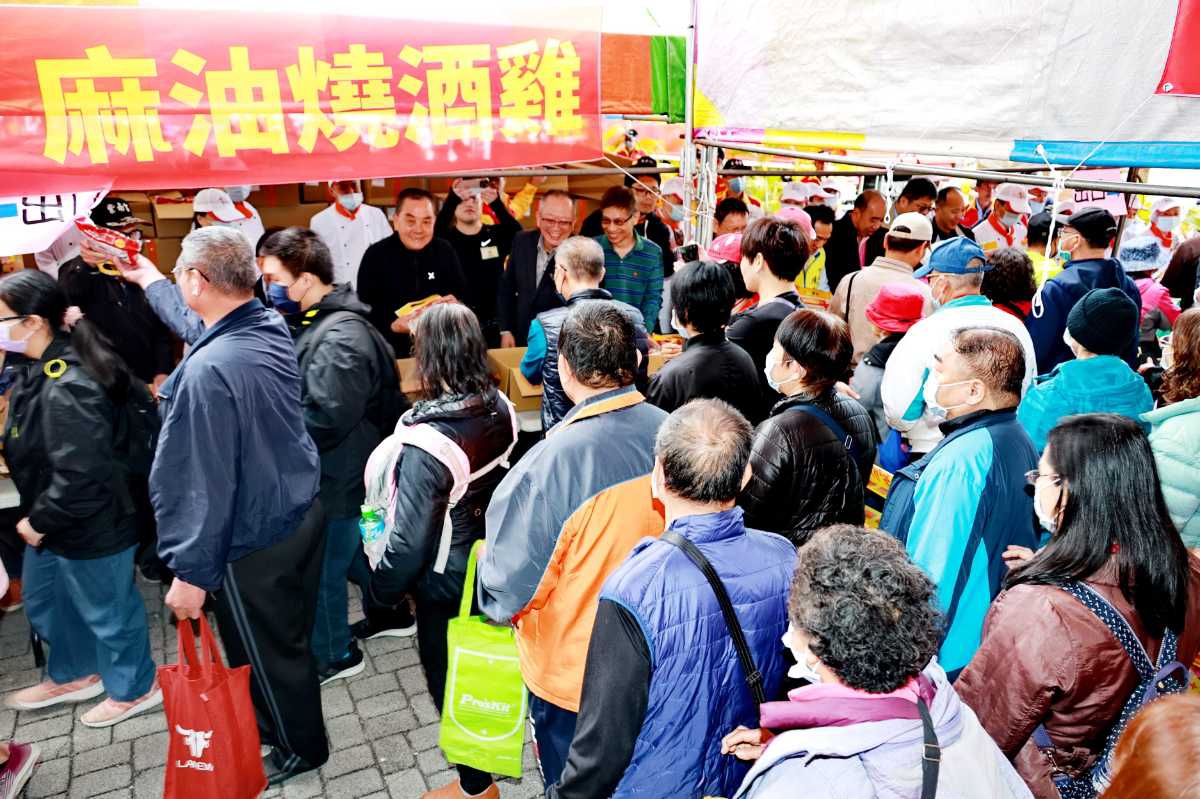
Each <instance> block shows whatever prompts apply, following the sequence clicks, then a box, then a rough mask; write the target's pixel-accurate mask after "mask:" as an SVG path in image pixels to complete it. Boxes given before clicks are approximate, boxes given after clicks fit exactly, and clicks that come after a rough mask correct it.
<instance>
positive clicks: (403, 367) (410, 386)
mask: <svg viewBox="0 0 1200 799" xmlns="http://www.w3.org/2000/svg"><path fill="white" fill-rule="evenodd" d="M396 368H397V369H399V370H400V390H401V391H403V392H404V393H405V394H407V395H409V399H410V400H411V399H412V398H413V395H414V394H416V393H417V392H419V391H420V390H421V381H420V380H419V379H418V378H417V359H416V358H400V359H399V360H397V361H396Z"/></svg>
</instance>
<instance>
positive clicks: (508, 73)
mask: <svg viewBox="0 0 1200 799" xmlns="http://www.w3.org/2000/svg"><path fill="white" fill-rule="evenodd" d="M496 58H497V59H498V60H499V64H500V72H501V75H500V118H501V119H502V120H504V124H503V126H502V128H501V129H502V130H503V131H504V133H505V134H507V135H510V136H513V135H524V134H530V133H537V132H538V131H540V130H545V132H547V133H549V134H550V135H551V136H570V135H574V134H579V133H582V132H583V117H581V116H580V115H579V66H580V61H579V55H578V53H576V51H575V45H574V44H572V43H571V42H569V41H567V42H560V41H558V40H557V39H547V40H546V46H545V48H543V49H542V50H541V51H540V52H539V51H538V46H537V42H536V41H534V40H532V39H530V40H529V41H525V42H520V43H518V44H514V45H509V46H508V47H497V48H496ZM539 119H541V120H543V121H542V122H540V123H539V122H538V120H539Z"/></svg>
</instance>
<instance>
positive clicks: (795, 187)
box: [779, 180, 817, 205]
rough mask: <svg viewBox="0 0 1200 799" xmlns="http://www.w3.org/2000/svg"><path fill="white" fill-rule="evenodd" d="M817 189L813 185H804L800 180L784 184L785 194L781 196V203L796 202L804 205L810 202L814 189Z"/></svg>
mask: <svg viewBox="0 0 1200 799" xmlns="http://www.w3.org/2000/svg"><path fill="white" fill-rule="evenodd" d="M814 188H817V187H816V186H814V185H813V184H811V183H803V182H801V181H799V180H791V181H788V182H787V183H784V184H783V194H782V195H781V196H780V198H779V201H780V202H784V203H786V202H789V201H791V202H794V203H799V204H800V205H804V204H805V203H807V202H808V197H809V194H810V193H811V191H812V189H814Z"/></svg>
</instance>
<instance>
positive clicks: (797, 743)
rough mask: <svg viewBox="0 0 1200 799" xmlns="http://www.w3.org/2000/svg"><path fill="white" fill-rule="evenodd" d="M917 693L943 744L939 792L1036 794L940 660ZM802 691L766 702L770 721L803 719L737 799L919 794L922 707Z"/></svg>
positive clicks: (1004, 797)
mask: <svg viewBox="0 0 1200 799" xmlns="http://www.w3.org/2000/svg"><path fill="white" fill-rule="evenodd" d="M920 692H921V695H922V696H923V697H925V698H926V701H927V703H928V704H929V711H930V715H931V716H932V718H933V724H934V728H935V729H936V731H937V736H938V742H939V743H940V744H941V747H942V763H941V770H940V774H939V777H938V792H937V795H938V799H967V798H968V797H979V796H988V797H995V799H1029V797H1031V796H1032V795H1031V794H1030V792H1029V789H1028V788H1027V787H1026V786H1025V783H1023V782H1022V781H1021V778H1020V777H1019V776H1018V775H1017V772H1016V771H1015V770H1014V769H1013V767H1012V764H1010V763H1009V762H1008V760H1007V759H1006V758H1005V757H1004V755H1003V754H1002V753H1001V752H1000V750H999V748H997V746H996V744H995V743H993V742H992V739H991V738H989V737H988V735H987V733H986V732H984V730H983V727H981V726H980V724H979V720H978V719H977V718H976V717H975V714H974V713H973V712H972V711H971V709H970V708H969V707H967V706H966V705H964V704H963V703H962V702H961V701H960V700H959V698H958V694H957V693H955V691H954V688H952V687H951V686H950V683H949V682H947V680H946V674H945V672H944V671H942V667H941V666H939V665H938V664H937V661H936V660H934V661H932V662H931V663H930V664H929V665H928V666H927V667H926V668H925V671H924V672H923V673H922V677H921V687H920ZM803 695H804V689H799V690H797V691H793V692H792V694H791V697H792V701H791V702H787V703H768V704H767V705H764V706H763V723H764V724H767V723H768V722H770V723H773V724H777V725H786V724H795V725H797V726H796V727H795V728H793V729H789V730H788V731H786V732H783V733H781V734H780V735H778V736H776V737H775V739H774V740H772V741H771V743H770V745H769V746H768V747H767V749H766V751H765V752H764V753H763V756H762V757H761V758H760V759H759V761H758V762H757V763H756V764H755V765H754V768H753V769H751V770H750V773H749V774H747V775H746V779H745V781H744V782H742V787H741V788H740V789H739V790H738V792H737V794H735V799H741V798H742V797H746V799H784V797H796V796H843V797H848V798H850V797H864V798H865V797H879V799H918V797H920V795H921V755H922V751H923V750H922V745H923V740H924V739H923V735H922V729H921V720H920V716H919V715H918V714H917V707H916V705H915V704H913V703H910V702H907V701H906V700H903V699H890V698H888V699H885V698H880V699H863V700H837V701H829V700H818V701H812V702H808V701H805V700H804V698H803ZM930 699H931V700H932V701H929V700H930ZM779 705H795V706H796V707H791V708H789V707H778V706H779Z"/></svg>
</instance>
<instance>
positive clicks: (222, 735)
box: [158, 616, 267, 799]
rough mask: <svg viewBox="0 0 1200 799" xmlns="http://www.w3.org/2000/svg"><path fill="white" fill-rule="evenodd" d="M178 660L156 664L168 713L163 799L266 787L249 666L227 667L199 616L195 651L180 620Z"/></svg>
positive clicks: (243, 793)
mask: <svg viewBox="0 0 1200 799" xmlns="http://www.w3.org/2000/svg"><path fill="white" fill-rule="evenodd" d="M178 638H179V662H178V663H175V664H172V665H170V666H159V667H158V683H159V685H161V686H162V691H163V708H164V710H165V711H166V714H167V733H168V737H167V740H168V741H170V743H169V744H168V745H167V772H166V780H165V782H164V785H163V797H164V799H196V797H204V796H209V797H221V799H254V797H257V796H258V795H259V794H261V793H262V792H263V790H265V789H266V787H267V775H266V773H265V772H264V771H263V765H262V756H261V755H260V753H259V740H258V723H257V721H255V718H254V706H253V705H252V704H251V702H250V667H249V666H240V667H238V668H236V669H230V668H226V667H225V664H224V663H223V662H222V660H221V651H220V650H219V649H218V648H217V642H216V639H215V638H213V632H212V628H211V627H209V625H208V620H207V619H206V618H205V617H204V616H201V617H200V652H199V655H197V653H196V639H195V636H194V635H193V633H192V625H191V623H190V622H188V621H187V620H186V619H185V620H183V621H181V622H179V626H178Z"/></svg>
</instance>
